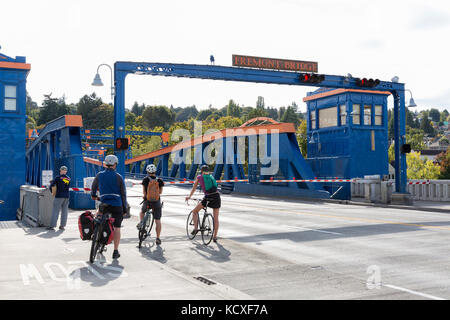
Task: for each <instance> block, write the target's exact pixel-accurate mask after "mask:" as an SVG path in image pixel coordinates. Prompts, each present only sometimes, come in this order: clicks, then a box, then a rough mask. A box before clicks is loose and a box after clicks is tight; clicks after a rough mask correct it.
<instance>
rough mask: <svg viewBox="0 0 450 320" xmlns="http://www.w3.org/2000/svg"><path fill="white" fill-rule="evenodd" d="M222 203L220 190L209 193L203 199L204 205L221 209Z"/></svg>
mask: <svg viewBox="0 0 450 320" xmlns="http://www.w3.org/2000/svg"><path fill="white" fill-rule="evenodd" d="M220 205H221V201H220V194H219V192H215V193H212V194H207V195H205V197H204V198H203V200H202V206H204V207H210V208H213V209H219V208H220Z"/></svg>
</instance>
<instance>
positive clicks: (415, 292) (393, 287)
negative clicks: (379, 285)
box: [383, 284, 446, 300]
mask: <svg viewBox="0 0 450 320" xmlns="http://www.w3.org/2000/svg"><path fill="white" fill-rule="evenodd" d="M383 286H385V287H388V288H391V289H395V290H400V291H404V292H408V293H411V294H415V295H418V296H422V297H425V298H428V299H433V300H446V299H444V298H440V297H436V296H432V295H430V294H426V293H422V292H417V291H414V290H409V289H405V288H402V287H397V286H393V285H391V284H384V285H383Z"/></svg>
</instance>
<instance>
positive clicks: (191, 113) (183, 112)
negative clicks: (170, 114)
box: [174, 105, 198, 122]
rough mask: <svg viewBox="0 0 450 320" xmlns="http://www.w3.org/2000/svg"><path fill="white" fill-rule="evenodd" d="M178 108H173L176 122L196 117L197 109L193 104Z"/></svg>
mask: <svg viewBox="0 0 450 320" xmlns="http://www.w3.org/2000/svg"><path fill="white" fill-rule="evenodd" d="M177 109H178V108H176V109H174V110H176V111H175V112H176V116H175V121H176V122H180V121H187V120H189V119H190V118H194V119H195V118H196V117H197V115H198V110H197V108H196V107H195V105H194V106H191V107H186V108H179V110H177Z"/></svg>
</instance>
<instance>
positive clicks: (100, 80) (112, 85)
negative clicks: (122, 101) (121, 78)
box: [92, 63, 115, 102]
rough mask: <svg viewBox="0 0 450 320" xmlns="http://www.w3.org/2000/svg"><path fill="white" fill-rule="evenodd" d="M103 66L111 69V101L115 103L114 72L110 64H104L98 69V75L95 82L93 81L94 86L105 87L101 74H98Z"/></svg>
mask: <svg viewBox="0 0 450 320" xmlns="http://www.w3.org/2000/svg"><path fill="white" fill-rule="evenodd" d="M101 66H106V67H108V68H109V71H110V72H111V99H112V100H113V102H114V96H115V88H114V82H113V71H112V68H111V66H110V65H109V64H106V63H102V64H101V65H99V66H98V67H97V73H96V74H95V77H94V81H92V85H93V86H94V87H103V82H102V78H100V74H99V73H98V71H99V69H100V67H101Z"/></svg>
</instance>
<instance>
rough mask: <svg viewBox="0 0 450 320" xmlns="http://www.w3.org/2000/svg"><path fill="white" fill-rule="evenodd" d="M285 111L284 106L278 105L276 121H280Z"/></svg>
mask: <svg viewBox="0 0 450 320" xmlns="http://www.w3.org/2000/svg"><path fill="white" fill-rule="evenodd" d="M285 112H286V107H280V110H278V121H281V119H282V118H283V115H284V113H285Z"/></svg>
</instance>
